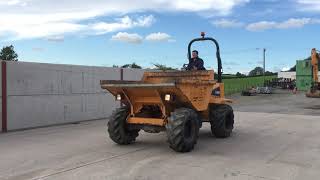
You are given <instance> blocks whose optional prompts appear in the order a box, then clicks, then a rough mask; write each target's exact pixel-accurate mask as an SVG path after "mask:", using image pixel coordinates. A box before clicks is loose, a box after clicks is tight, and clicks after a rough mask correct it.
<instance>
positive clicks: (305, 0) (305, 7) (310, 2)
mask: <svg viewBox="0 0 320 180" xmlns="http://www.w3.org/2000/svg"><path fill="white" fill-rule="evenodd" d="M296 1H297V3H298V6H297V8H298V10H300V11H320V1H318V0H296Z"/></svg>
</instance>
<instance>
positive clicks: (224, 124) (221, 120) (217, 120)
mask: <svg viewBox="0 0 320 180" xmlns="http://www.w3.org/2000/svg"><path fill="white" fill-rule="evenodd" d="M209 108H210V111H209V118H210V124H211V132H212V134H213V135H214V136H216V137H218V138H226V137H229V136H230V135H231V133H232V130H233V124H234V114H233V109H232V107H231V106H229V105H227V104H211V105H210V107H209Z"/></svg>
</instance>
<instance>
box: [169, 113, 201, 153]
mask: <svg viewBox="0 0 320 180" xmlns="http://www.w3.org/2000/svg"><path fill="white" fill-rule="evenodd" d="M166 130H167V135H168V142H169V144H170V148H172V149H173V150H175V151H177V152H189V151H191V150H192V149H193V148H194V145H195V144H196V143H197V140H198V136H199V122H198V119H197V114H196V112H195V111H194V110H192V109H188V108H179V109H176V110H175V111H174V112H172V113H171V116H170V117H169V118H168V124H167V125H166Z"/></svg>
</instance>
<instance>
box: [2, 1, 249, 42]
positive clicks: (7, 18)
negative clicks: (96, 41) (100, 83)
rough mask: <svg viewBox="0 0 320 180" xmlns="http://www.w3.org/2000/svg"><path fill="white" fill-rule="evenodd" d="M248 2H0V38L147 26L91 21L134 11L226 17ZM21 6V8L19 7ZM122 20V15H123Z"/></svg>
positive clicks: (142, 20)
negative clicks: (190, 13)
mask: <svg viewBox="0 0 320 180" xmlns="http://www.w3.org/2000/svg"><path fill="white" fill-rule="evenodd" d="M247 2H249V0H188V1H185V0H176V1H171V0H121V1H119V0H104V1H102V0H91V1H90V2H88V1H87V0H65V1H63V3H61V2H60V3H59V2H58V3H57V2H56V1H52V0H7V1H5V0H0V24H1V26H0V38H1V37H2V38H3V37H10V38H13V39H25V38H43V37H47V36H55V35H64V34H66V33H78V32H83V31H86V33H89V34H92V33H93V34H94V33H97V32H98V33H102V34H103V33H107V32H112V31H119V30H124V29H128V28H133V27H148V26H149V25H150V24H152V22H153V20H154V19H153V18H152V16H146V17H138V18H137V19H131V18H125V19H120V20H116V21H115V22H95V21H96V20H97V18H99V17H111V16H114V15H118V16H119V15H125V14H128V13H136V12H140V13H141V12H194V13H202V12H210V13H211V14H214V15H227V14H229V13H231V11H232V9H233V8H234V7H236V6H238V5H241V4H244V3H247ZM21 6H23V8H22V7H21ZM125 17H126V16H125Z"/></svg>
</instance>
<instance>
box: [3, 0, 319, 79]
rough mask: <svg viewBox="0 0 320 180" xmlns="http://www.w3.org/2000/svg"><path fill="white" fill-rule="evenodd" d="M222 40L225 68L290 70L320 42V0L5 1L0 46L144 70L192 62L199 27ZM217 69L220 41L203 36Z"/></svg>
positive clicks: (33, 58)
mask: <svg viewBox="0 0 320 180" xmlns="http://www.w3.org/2000/svg"><path fill="white" fill-rule="evenodd" d="M202 31H203V32H206V36H207V37H213V38H215V39H216V40H217V41H218V42H219V44H220V49H221V58H222V62H223V72H224V73H236V72H242V73H248V72H249V71H250V70H251V69H253V68H254V67H256V66H262V59H263V48H266V70H269V71H274V72H275V71H280V70H286V69H288V68H290V67H292V66H293V65H295V63H296V60H298V59H304V58H306V57H308V56H310V51H311V49H312V48H314V47H316V48H320V47H319V46H320V34H319V32H320V0H175V1H170V0H90V1H88V0H55V1H54V0H0V47H2V46H7V45H11V44H12V45H14V47H15V50H16V51H17V53H18V55H19V61H29V62H41V63H59V64H78V65H90V66H113V65H123V64H127V63H133V62H135V63H137V64H139V65H141V66H143V67H145V68H149V67H153V65H154V64H157V63H159V64H164V65H167V66H172V67H175V68H180V67H182V65H183V64H184V63H187V62H188V61H187V45H188V43H189V41H190V40H191V39H193V38H198V37H200V32H202ZM192 49H196V50H198V51H199V56H200V57H201V58H202V59H203V60H204V61H205V67H207V68H214V69H215V70H216V67H217V62H216V59H215V46H214V45H213V44H212V43H210V42H199V43H196V44H194V46H193V47H192Z"/></svg>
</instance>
